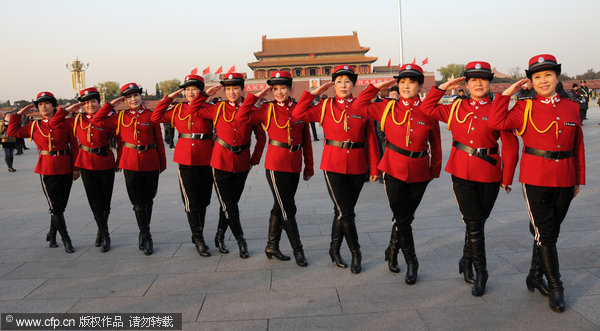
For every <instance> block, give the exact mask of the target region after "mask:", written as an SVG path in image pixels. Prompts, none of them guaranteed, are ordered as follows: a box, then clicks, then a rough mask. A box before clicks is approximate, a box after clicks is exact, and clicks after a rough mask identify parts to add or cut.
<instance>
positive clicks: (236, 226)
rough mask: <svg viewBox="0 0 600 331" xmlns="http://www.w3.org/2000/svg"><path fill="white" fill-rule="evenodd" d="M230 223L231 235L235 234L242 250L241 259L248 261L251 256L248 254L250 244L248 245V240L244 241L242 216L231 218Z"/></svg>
mask: <svg viewBox="0 0 600 331" xmlns="http://www.w3.org/2000/svg"><path fill="white" fill-rule="evenodd" d="M228 221H229V228H230V229H231V233H233V236H234V237H235V239H236V240H237V243H238V247H239V249H240V257H241V258H242V259H247V258H248V257H250V254H249V253H248V244H247V243H246V239H244V231H243V230H242V224H241V223H240V216H239V215H234V216H231V217H230V218H229V219H228Z"/></svg>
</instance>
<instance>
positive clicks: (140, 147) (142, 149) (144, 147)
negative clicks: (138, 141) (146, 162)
mask: <svg viewBox="0 0 600 331" xmlns="http://www.w3.org/2000/svg"><path fill="white" fill-rule="evenodd" d="M123 147H127V148H131V149H135V150H136V151H138V152H145V151H149V150H151V149H154V148H156V144H150V145H135V144H130V143H123Z"/></svg>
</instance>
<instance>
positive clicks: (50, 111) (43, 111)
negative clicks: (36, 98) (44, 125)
mask: <svg viewBox="0 0 600 331" xmlns="http://www.w3.org/2000/svg"><path fill="white" fill-rule="evenodd" d="M37 108H38V111H39V112H40V115H42V117H45V118H50V117H52V115H54V106H53V105H52V103H51V102H50V101H42V102H40V103H38V105H37Z"/></svg>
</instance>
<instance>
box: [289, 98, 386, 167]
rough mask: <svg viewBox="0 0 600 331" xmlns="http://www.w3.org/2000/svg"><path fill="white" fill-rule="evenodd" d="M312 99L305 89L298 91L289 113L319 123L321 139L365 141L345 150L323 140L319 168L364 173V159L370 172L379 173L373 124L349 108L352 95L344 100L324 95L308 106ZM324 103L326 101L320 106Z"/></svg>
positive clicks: (297, 117) (377, 151)
mask: <svg viewBox="0 0 600 331" xmlns="http://www.w3.org/2000/svg"><path fill="white" fill-rule="evenodd" d="M314 98H315V96H314V95H312V94H310V93H308V92H306V91H304V93H302V97H300V100H299V101H298V104H297V105H296V108H294V111H293V113H292V114H293V116H292V119H293V120H294V121H298V120H303V121H307V122H319V123H320V125H321V126H322V127H323V132H324V133H325V141H327V139H329V140H336V141H350V142H356V143H364V144H365V148H353V149H346V148H340V147H336V146H331V145H327V144H326V143H325V142H324V143H325V145H324V148H323V155H322V157H321V169H322V170H325V171H331V172H337V173H341V174H354V175H359V174H365V173H366V172H367V158H368V162H369V172H370V174H371V175H379V174H380V171H379V170H378V169H377V163H378V162H379V150H378V149H377V138H376V136H375V127H374V126H373V121H370V120H368V119H366V118H365V117H363V116H361V115H358V114H356V113H353V112H352V111H351V110H350V108H351V107H352V105H353V103H354V101H355V99H354V98H353V97H352V96H350V97H349V98H348V99H341V98H338V97H336V98H335V99H334V98H327V99H323V100H321V101H320V102H319V103H318V104H317V105H315V106H312V107H311V106H310V105H311V103H312V102H313V100H314ZM325 102H326V103H327V104H326V105H325V107H323V104H324V103H325Z"/></svg>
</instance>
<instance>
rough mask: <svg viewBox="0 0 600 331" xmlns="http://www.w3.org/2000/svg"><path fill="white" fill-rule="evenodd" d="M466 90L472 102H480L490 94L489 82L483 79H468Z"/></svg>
mask: <svg viewBox="0 0 600 331" xmlns="http://www.w3.org/2000/svg"><path fill="white" fill-rule="evenodd" d="M467 90H469V92H471V98H472V99H473V100H481V99H483V98H485V97H487V96H488V93H489V92H490V81H489V80H487V79H485V78H470V79H469V81H467Z"/></svg>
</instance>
